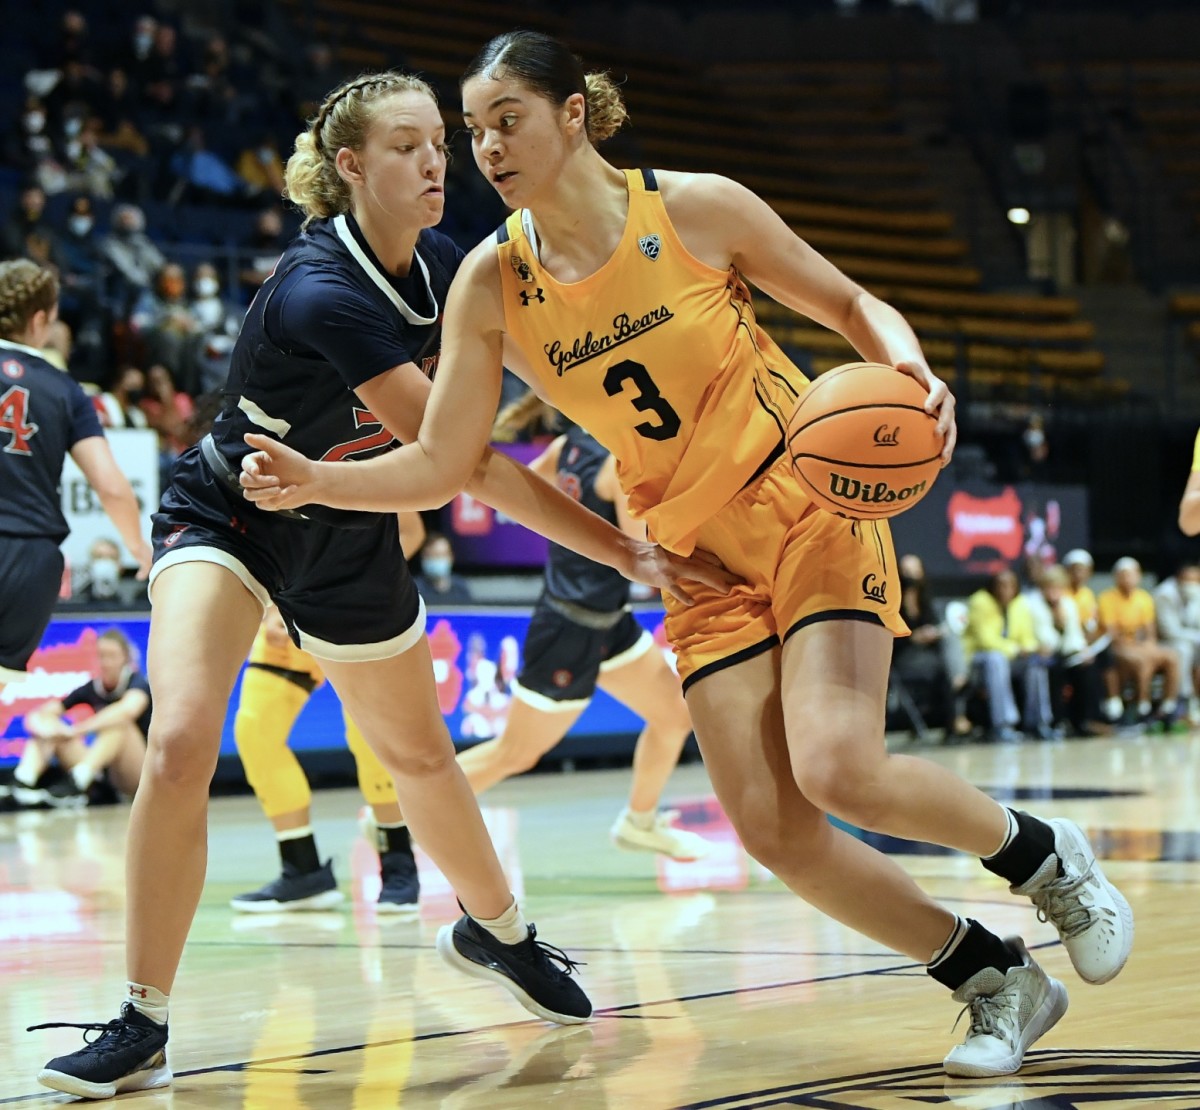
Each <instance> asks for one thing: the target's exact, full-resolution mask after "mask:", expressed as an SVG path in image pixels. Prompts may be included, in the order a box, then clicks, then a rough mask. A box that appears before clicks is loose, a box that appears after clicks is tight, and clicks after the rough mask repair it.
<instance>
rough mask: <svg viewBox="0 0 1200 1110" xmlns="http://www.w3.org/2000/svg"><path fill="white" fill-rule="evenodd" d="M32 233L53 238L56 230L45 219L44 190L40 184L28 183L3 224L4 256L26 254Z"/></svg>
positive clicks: (1, 244) (14, 256)
mask: <svg viewBox="0 0 1200 1110" xmlns="http://www.w3.org/2000/svg"><path fill="white" fill-rule="evenodd" d="M33 234H40V235H42V236H44V237H46V238H49V239H51V240H53V239H54V237H55V235H56V232H55V230H54V228H53V227H51V226H50V223H49V221H48V220H47V219H46V193H45V190H44V189H43V188H42V187H41V186H40V185H37V184H33V183H30V184H28V185H26V186H25V187H24V188H23V189H22V190H21V194H20V196H19V197H17V205H16V208H14V209H13V211H12V214H11V215H10V216H9V217H8V221H7V222H6V223H5V225H4V236H3V240H2V241H0V249H2V250H3V252H4V257H5V258H20V257H22V256H24V255H26V254H27V253H28V251H27V244H28V242H29V237H30V235H33Z"/></svg>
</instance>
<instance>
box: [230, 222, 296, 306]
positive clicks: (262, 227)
mask: <svg viewBox="0 0 1200 1110" xmlns="http://www.w3.org/2000/svg"><path fill="white" fill-rule="evenodd" d="M286 245H287V242H286V240H285V239H284V235H283V216H282V214H281V213H280V211H279V209H278V208H264V209H263V210H262V211H261V212H260V213H259V214H258V219H257V220H256V221H255V224H254V234H253V236H252V237H251V240H250V242H249V243H248V244H247V246H246V250H247V252H248V254H249V256H250V262H249V265H247V266H244V267H243V268H242V272H241V275H240V276H241V281H242V288H243V289H244V291H245V293H246V299H247V300H250V299H252V298H253V296H254V294H255V293H257V292H258V287H259V286H260V285H262V283H263V282H264V281H266V280H267V278H269V277H270V276H271V274H272V272H273V271H274V270H275V264H276V263H277V262H278V261H279V256H280V255H281V254H283V248H284V247H285V246H286Z"/></svg>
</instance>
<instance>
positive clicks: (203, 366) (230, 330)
mask: <svg viewBox="0 0 1200 1110" xmlns="http://www.w3.org/2000/svg"><path fill="white" fill-rule="evenodd" d="M192 315H193V316H195V317H196V319H197V320H198V321H199V322H200V328H201V330H202V336H201V340H200V344H199V347H198V349H197V351H196V365H195V375H194V377H193V379H192V381H191V382H189V383H188V384H189V385H190V387H191V388H190V389H189V392H190V393H191V394H192V395H193V396H196V395H198V394H201V393H209V392H211V391H213V390H217V389H221V388H222V387H223V386H224V385H225V380H226V378H228V376H229V361H230V358H231V357H232V355H233V345H234V342H235V341H236V340H237V334H238V328H239V327H240V325H241V320H242V315H243V313H242V311H240V310H238V309H235V308H234V306H233V305H231V304H230V303H229V302H227V301H226V300H225V299H224V298H223V297H222V296H221V283H220V280H219V279H218V277H217V268H216V266H214V265H213V264H212V263H211V262H202V263H200V265H199V266H197V267H196V272H195V274H194V276H193V278H192Z"/></svg>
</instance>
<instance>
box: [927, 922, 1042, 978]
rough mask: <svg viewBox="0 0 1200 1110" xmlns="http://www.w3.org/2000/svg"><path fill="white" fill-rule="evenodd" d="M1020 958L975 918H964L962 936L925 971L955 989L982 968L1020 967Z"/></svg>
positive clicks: (1005, 969) (1003, 969)
mask: <svg viewBox="0 0 1200 1110" xmlns="http://www.w3.org/2000/svg"><path fill="white" fill-rule="evenodd" d="M1021 962H1022V961H1021V960H1020V959H1019V958H1018V957H1017V954H1016V953H1015V952H1014V951H1013V950H1012V949H1011V948H1009V946H1008V945H1007V944H1005V943H1004V941H1002V940H1001V939H1000V938H999V937H998V936H996V934H995V933H993V932H990V931H989V930H987V929H985V928H984V927H983V926H982V925H980V924H979V922H978V921H975V920H973V919H971V918H967V932H966V935H965V936H964V937H963V938H962V940H960V941H959V942H958V944H957V945H956V946H955V947H954V948H953V950H952V951H951V952H950V953H949V954H948V955H946V956H943V957H942V958H941V959H940V960H939V961H938V962H937V963H936V964H930V965H929V966H928V967H927V968H926V969H925V970H926V972H928V973H929V975H931V976H932V977H933V978H934V979H936V980H937V981H938V982H939V983H941V984H942V985H943V986H946V987H949V988H950V989H951V990H952V991H956V990H958V988H959V987H961V986H962V985H963V983H965V982H966V981H967V980H968V979H970V978H971V976H972V975H974V974H976V972H979V971H982V970H983V969H984V968H985V967H994V968H996V969H997V970H998V971H1007V970H1008V969H1009V968H1010V967H1020V965H1021Z"/></svg>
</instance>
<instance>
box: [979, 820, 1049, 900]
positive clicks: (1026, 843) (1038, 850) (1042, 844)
mask: <svg viewBox="0 0 1200 1110" xmlns="http://www.w3.org/2000/svg"><path fill="white" fill-rule="evenodd" d="M1012 815H1013V816H1014V817H1015V818H1016V819H1017V835H1016V836H1014V837H1013V838H1012V843H1011V844H1009V846H1008V847H1007V848H1004V849H1002V850H1001V851H999V852H997V853H996V854H995V855H994V856H991V857H990V858H988V859H984V860H981V861H980V862H982V864H983V866H984V867H986V868H987V869H988V870H989V871H991V872H992V874H994V875H999V876H1000V877H1001V878H1002V879H1007V880H1008V881H1009V883H1010V884H1011V885H1012V886H1021V885H1022V884H1023V883H1027V882H1028V881H1029V880H1030V879H1032V878H1033V876H1034V875H1035V874H1036V873H1037V870H1038V868H1039V867H1041V866H1042V864H1043V863H1045V862H1046V857H1047V856H1050V855H1053V854H1054V830H1053V829H1052V828H1051V827H1050V826H1049V825H1047V824H1046V822H1045V821H1039V820H1038V819H1037V818H1036V817H1030V815H1029V814H1028V813H1025V812H1023V811H1022V810H1019V809H1014V810H1012ZM1058 869H1059V874H1060V875H1061V874H1062V863H1061V862H1060V863H1059V865H1058Z"/></svg>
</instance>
